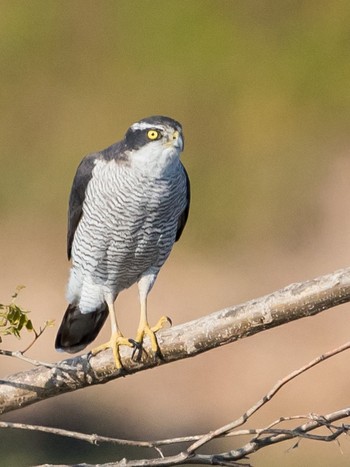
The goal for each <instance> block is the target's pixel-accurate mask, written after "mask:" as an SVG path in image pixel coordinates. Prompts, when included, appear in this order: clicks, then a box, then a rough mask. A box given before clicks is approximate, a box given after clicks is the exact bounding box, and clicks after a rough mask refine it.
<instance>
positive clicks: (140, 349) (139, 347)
mask: <svg viewBox="0 0 350 467" xmlns="http://www.w3.org/2000/svg"><path fill="white" fill-rule="evenodd" d="M129 342H130V344H132V346H133V351H132V354H131V359H132V360H133V361H134V362H135V361H136V362H140V361H141V358H142V352H145V354H146V355H147V352H146V351H145V349H144V348H143V346H142V344H141V343H140V342H137V341H135V340H134V339H129ZM136 352H137V355H136V357H135V354H136Z"/></svg>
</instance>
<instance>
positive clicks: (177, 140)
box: [170, 131, 184, 151]
mask: <svg viewBox="0 0 350 467" xmlns="http://www.w3.org/2000/svg"><path fill="white" fill-rule="evenodd" d="M170 141H171V143H172V145H173V146H174V148H176V149H180V151H183V148H184V141H183V138H182V136H181V135H180V133H179V132H178V131H174V133H173V134H172V135H171V136H170Z"/></svg>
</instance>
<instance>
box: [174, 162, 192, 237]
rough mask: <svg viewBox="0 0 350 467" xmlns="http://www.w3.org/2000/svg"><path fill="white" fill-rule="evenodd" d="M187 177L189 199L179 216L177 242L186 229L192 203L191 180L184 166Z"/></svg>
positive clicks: (187, 195)
mask: <svg viewBox="0 0 350 467" xmlns="http://www.w3.org/2000/svg"><path fill="white" fill-rule="evenodd" d="M182 167H183V169H184V172H185V175H186V190H187V193H186V197H187V204H186V207H185V209H184V210H183V211H182V213H181V214H180V216H179V219H178V222H177V232H176V237H175V242H177V241H178V240H179V238H180V237H181V234H182V231H183V229H184V228H185V225H186V222H187V218H188V213H189V211H190V201H191V187H190V179H189V177H188V174H187V172H186V169H185V167H184V166H182Z"/></svg>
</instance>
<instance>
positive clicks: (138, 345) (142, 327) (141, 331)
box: [132, 299, 171, 361]
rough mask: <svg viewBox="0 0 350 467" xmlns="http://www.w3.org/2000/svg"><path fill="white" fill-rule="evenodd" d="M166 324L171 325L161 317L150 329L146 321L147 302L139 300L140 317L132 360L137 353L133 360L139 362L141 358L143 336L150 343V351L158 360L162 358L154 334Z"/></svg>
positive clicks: (165, 317) (166, 319) (164, 317)
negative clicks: (147, 338)
mask: <svg viewBox="0 0 350 467" xmlns="http://www.w3.org/2000/svg"><path fill="white" fill-rule="evenodd" d="M167 323H169V324H170V325H171V320H170V318H168V317H167V316H162V317H161V318H160V319H159V321H158V322H157V324H156V325H155V326H153V327H150V325H149V324H148V319H147V300H146V299H144V300H141V315H140V323H139V326H138V329H137V334H136V338H135V348H134V351H133V354H132V358H134V357H135V354H136V352H137V355H136V358H135V360H137V361H140V360H141V357H142V351H144V352H145V350H144V348H143V346H142V343H143V339H144V337H145V336H148V337H149V338H150V341H151V349H152V351H153V352H154V353H155V354H156V355H157V357H159V358H161V359H162V358H163V357H162V353H161V351H160V348H159V344H158V341H157V338H156V332H157V331H159V330H160V329H162V328H163V327H164V326H165V325H166V324H167Z"/></svg>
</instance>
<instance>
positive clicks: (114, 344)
mask: <svg viewBox="0 0 350 467" xmlns="http://www.w3.org/2000/svg"><path fill="white" fill-rule="evenodd" d="M108 310H109V316H110V319H111V329H112V333H111V338H110V339H109V341H108V342H106V343H105V344H102V345H99V346H98V347H96V348H94V349H93V350H91V354H92V355H96V354H98V353H99V352H101V351H102V350H106V349H109V348H111V349H112V351H113V357H114V362H115V366H116V368H117V369H118V370H120V369H122V368H123V365H122V363H121V360H120V354H119V347H120V346H121V345H127V346H128V347H135V343H134V342H133V340H132V339H128V338H126V337H124V336H123V334H122V333H121V331H120V329H119V327H118V323H117V319H116V316H115V312H114V307H113V304H108Z"/></svg>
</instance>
